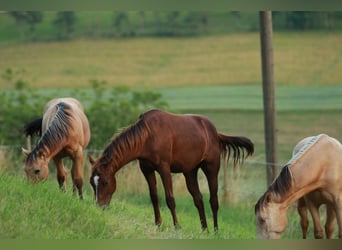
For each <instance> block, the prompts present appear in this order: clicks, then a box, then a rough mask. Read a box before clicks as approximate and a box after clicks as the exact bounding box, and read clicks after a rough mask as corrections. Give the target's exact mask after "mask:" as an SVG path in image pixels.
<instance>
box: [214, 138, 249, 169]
mask: <svg viewBox="0 0 342 250" xmlns="http://www.w3.org/2000/svg"><path fill="white" fill-rule="evenodd" d="M218 136H219V139H220V146H221V155H222V156H223V157H224V158H225V159H227V161H228V160H229V158H230V156H231V153H232V151H233V160H234V168H235V167H236V165H237V163H241V162H242V161H243V160H244V159H245V158H247V157H248V156H249V155H252V154H253V152H254V144H253V142H252V141H251V140H250V139H248V138H247V137H243V136H228V135H224V134H220V133H219V134H218ZM227 156H228V157H227ZM226 157H227V158H226Z"/></svg>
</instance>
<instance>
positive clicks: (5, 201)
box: [0, 173, 298, 239]
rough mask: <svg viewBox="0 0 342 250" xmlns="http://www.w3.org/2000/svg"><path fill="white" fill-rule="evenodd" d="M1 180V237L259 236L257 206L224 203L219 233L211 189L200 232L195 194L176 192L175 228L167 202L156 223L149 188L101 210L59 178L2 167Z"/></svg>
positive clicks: (138, 237)
mask: <svg viewBox="0 0 342 250" xmlns="http://www.w3.org/2000/svg"><path fill="white" fill-rule="evenodd" d="M0 185H1V186H2V188H1V190H0V195H1V196H0V197H1V203H0V204H1V205H0V219H1V223H2V224H1V225H2V226H0V238H3V239H4V238H16V239H117V238H119V239H253V238H255V231H254V230H255V229H254V215H253V212H252V210H253V209H251V208H247V207H241V206H235V207H234V206H232V207H223V206H221V209H220V212H219V226H220V231H219V233H218V234H215V233H214V232H213V229H212V221H211V216H210V212H209V211H210V210H209V208H208V206H207V205H208V204H207V203H208V202H207V200H208V197H207V195H205V196H204V198H205V201H206V211H207V215H208V216H207V219H208V224H209V230H210V231H209V232H201V230H200V223H199V219H198V215H197V211H196V209H195V207H194V206H193V204H192V200H191V199H190V197H176V203H177V214H178V217H179V221H180V224H181V229H180V230H175V229H174V228H173V225H172V222H171V215H170V213H169V211H168V209H167V208H166V206H165V204H164V203H163V202H162V203H161V212H162V217H163V219H164V221H163V224H162V226H161V227H160V228H157V227H155V226H154V225H153V212H152V206H151V205H150V202H149V198H148V194H145V195H142V196H140V195H130V196H128V197H125V198H123V197H120V195H118V196H116V197H115V198H113V200H112V203H111V206H110V208H108V209H107V210H106V211H102V210H100V209H99V208H97V207H96V206H95V204H94V203H93V199H92V196H91V194H89V193H86V195H85V199H84V200H83V201H79V200H78V199H77V198H76V197H75V196H72V195H71V193H69V192H67V193H62V192H60V191H59V190H58V189H57V184H56V183H54V182H51V181H47V182H45V183H40V184H38V185H35V186H32V185H31V184H29V183H27V182H26V180H25V179H24V178H19V177H18V176H11V175H8V174H5V173H1V174H0ZM19 200H20V209H18V201H19ZM13 211H15V213H13ZM242 211H243V212H242ZM3 225H6V226H3ZM292 233H293V232H292ZM295 233H298V230H297V232H295Z"/></svg>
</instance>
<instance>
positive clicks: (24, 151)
mask: <svg viewBox="0 0 342 250" xmlns="http://www.w3.org/2000/svg"><path fill="white" fill-rule="evenodd" d="M21 151H23V153H24V155H26V156H27V155H29V154H30V153H31V150H29V149H26V148H21Z"/></svg>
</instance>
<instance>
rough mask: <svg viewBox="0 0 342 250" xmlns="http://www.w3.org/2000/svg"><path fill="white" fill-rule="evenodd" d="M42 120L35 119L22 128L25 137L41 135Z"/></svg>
mask: <svg viewBox="0 0 342 250" xmlns="http://www.w3.org/2000/svg"><path fill="white" fill-rule="evenodd" d="M42 121H43V119H42V118H37V119H35V120H33V121H31V122H29V123H27V124H26V125H25V126H24V133H25V135H26V136H29V135H30V136H33V135H35V134H36V135H38V136H41V135H42Z"/></svg>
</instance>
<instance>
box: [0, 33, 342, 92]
mask: <svg viewBox="0 0 342 250" xmlns="http://www.w3.org/2000/svg"><path fill="white" fill-rule="evenodd" d="M341 36H342V34H340V33H328V32H327V33H323V32H322V33H303V32H302V33H275V34H274V57H275V58H274V61H275V78H276V82H277V84H278V85H292V86H293V85H295V86H315V85H335V84H339V83H341V79H342V72H341V71H340V70H339V69H340V68H342V61H341V59H340V58H341V53H342V46H341V43H340V41H341ZM322 44H323V45H324V47H323V48H322ZM0 49H1V51H2V55H1V57H2V60H1V62H0V71H2V72H3V71H4V70H5V69H7V68H23V69H25V70H26V71H27V76H25V77H26V79H25V80H28V81H29V82H30V84H31V85H32V86H33V87H35V88H42V87H46V86H50V87H53V86H58V88H65V87H70V86H74V87H84V86H87V85H88V82H89V80H90V79H98V80H106V81H108V83H109V85H111V86H117V85H126V86H131V87H135V88H156V87H179V86H189V87H194V86H217V85H218V86H220V85H221V86H222V85H246V84H247V85H250V84H256V83H260V82H261V80H260V79H261V66H260V45H259V34H258V33H244V34H230V35H221V36H210V37H200V38H159V39H157V38H139V39H119V40H75V41H71V42H64V43H63V42H62V43H61V42H50V43H31V44H0ZM37 55H39V56H37ZM0 87H1V88H4V87H7V88H8V87H9V86H8V84H6V83H5V82H3V81H2V82H0Z"/></svg>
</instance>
